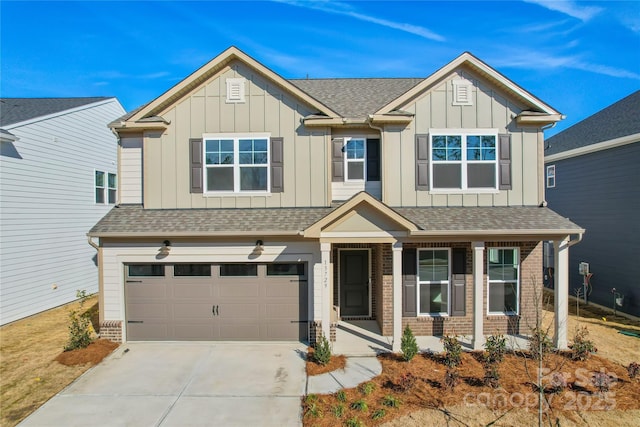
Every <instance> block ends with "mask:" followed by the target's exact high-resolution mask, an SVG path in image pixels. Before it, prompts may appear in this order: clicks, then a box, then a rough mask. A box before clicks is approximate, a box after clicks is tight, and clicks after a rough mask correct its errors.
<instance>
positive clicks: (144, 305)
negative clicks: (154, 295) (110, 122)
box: [127, 300, 169, 320]
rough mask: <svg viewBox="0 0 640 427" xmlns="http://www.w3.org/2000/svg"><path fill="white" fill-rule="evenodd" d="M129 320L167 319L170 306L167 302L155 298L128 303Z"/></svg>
mask: <svg viewBox="0 0 640 427" xmlns="http://www.w3.org/2000/svg"><path fill="white" fill-rule="evenodd" d="M127 310H128V314H129V320H140V319H137V317H140V318H143V319H166V318H167V317H168V315H169V307H168V305H167V304H166V303H157V302H155V301H154V300H149V301H144V300H141V301H139V302H137V303H135V304H127Z"/></svg>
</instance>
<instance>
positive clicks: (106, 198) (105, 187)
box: [93, 169, 118, 205]
mask: <svg viewBox="0 0 640 427" xmlns="http://www.w3.org/2000/svg"><path fill="white" fill-rule="evenodd" d="M96 172H101V173H103V174H104V185H103V186H102V187H99V186H97V185H96ZM109 174H111V175H115V176H116V186H115V187H113V188H112V187H109ZM98 188H100V189H101V190H102V199H103V200H104V201H103V202H102V203H100V202H98V201H96V190H97V189H98ZM109 190H116V197H115V200H114V201H113V203H111V202H109ZM117 203H118V174H117V173H116V172H111V171H108V170H101V169H94V170H93V204H94V205H115V204H117Z"/></svg>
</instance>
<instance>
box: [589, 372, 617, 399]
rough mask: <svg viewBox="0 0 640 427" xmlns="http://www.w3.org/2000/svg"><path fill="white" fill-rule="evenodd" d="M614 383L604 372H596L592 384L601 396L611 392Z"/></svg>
mask: <svg viewBox="0 0 640 427" xmlns="http://www.w3.org/2000/svg"><path fill="white" fill-rule="evenodd" d="M612 382H613V381H612V380H611V377H610V376H609V375H607V374H605V373H604V372H596V373H595V374H593V378H591V383H592V384H593V386H594V387H595V388H597V389H598V391H599V392H600V393H601V394H602V393H606V392H608V391H609V387H611V384H612Z"/></svg>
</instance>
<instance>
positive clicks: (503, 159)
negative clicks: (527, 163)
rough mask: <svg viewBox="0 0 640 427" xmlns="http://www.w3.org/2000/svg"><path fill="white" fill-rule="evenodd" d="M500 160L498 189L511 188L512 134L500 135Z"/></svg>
mask: <svg viewBox="0 0 640 427" xmlns="http://www.w3.org/2000/svg"><path fill="white" fill-rule="evenodd" d="M498 140H499V142H500V144H499V150H500V157H499V159H500V162H499V163H498V175H499V177H498V182H499V186H498V189H500V190H511V134H508V133H507V134H500V135H498Z"/></svg>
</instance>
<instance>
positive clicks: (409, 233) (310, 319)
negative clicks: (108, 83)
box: [90, 47, 584, 351]
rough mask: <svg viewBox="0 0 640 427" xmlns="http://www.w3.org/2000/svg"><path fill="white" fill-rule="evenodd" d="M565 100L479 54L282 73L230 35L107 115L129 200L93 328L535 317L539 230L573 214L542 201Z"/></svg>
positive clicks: (470, 326)
mask: <svg viewBox="0 0 640 427" xmlns="http://www.w3.org/2000/svg"><path fill="white" fill-rule="evenodd" d="M560 119H561V115H560V114H559V113H558V112H557V111H556V110H554V109H553V108H551V107H550V106H549V105H547V104H545V103H544V102H542V101H540V100H539V99H537V98H536V97H534V96H533V95H531V94H530V93H528V92H527V91H525V90H524V89H522V88H520V87H518V86H517V85H516V84H515V83H513V82H511V81H510V80H509V79H507V78H506V77H504V76H503V75H502V74H500V73H498V72H497V71H495V70H494V69H492V68H491V67H489V66H488V65H486V64H485V63H483V62H482V61H480V60H479V59H477V58H476V57H474V56H473V55H471V54H469V53H464V54H462V55H461V56H459V57H458V58H456V59H455V60H453V61H452V62H451V63H449V64H447V65H445V66H444V67H443V68H441V69H440V70H438V71H436V72H435V73H434V74H432V75H431V76H429V77H427V78H426V79H317V80H315V79H305V80H287V79H285V78H283V77H281V76H279V75H278V74H276V73H274V72H273V71H271V70H270V69H268V68H267V67H265V66H264V65H262V64H260V63H259V62H257V61H256V60H254V59H253V58H251V57H249V56H248V55H246V54H245V53H243V52H242V51H240V50H238V49H237V48H235V47H231V48H229V49H228V50H226V51H225V52H223V53H221V54H220V55H219V56H217V57H216V58H214V59H213V60H211V61H210V62H209V63H207V64H206V65H204V66H203V67H201V68H200V69H198V70H197V71H195V72H194V73H193V74H191V75H190V76H188V77H187V78H186V79H184V80H183V81H181V82H180V83H178V84H177V85H175V86H174V87H172V88H171V89H169V90H168V91H167V92H165V93H164V94H162V95H161V96H159V97H158V98H156V99H154V100H153V101H151V102H150V103H148V104H147V105H145V106H143V107H141V108H140V109H138V110H136V111H134V112H132V113H130V114H128V115H126V116H125V117H123V118H121V119H120V120H118V121H115V122H114V123H112V124H111V127H112V129H113V130H114V131H115V132H117V134H118V135H119V138H120V148H119V159H120V171H119V174H120V182H119V184H120V195H121V199H120V204H119V206H117V207H116V208H114V209H113V210H112V211H111V212H110V213H109V214H108V215H106V216H105V218H104V219H102V220H101V221H100V222H99V223H98V224H97V225H96V226H95V227H94V228H93V229H92V230H91V232H90V236H91V237H92V238H93V240H94V242H95V243H96V244H97V245H98V246H99V252H98V253H99V259H100V265H101V288H100V289H101V290H100V305H101V307H102V309H101V311H100V314H101V324H102V327H101V330H102V332H103V335H104V336H108V337H111V338H113V339H122V340H302V341H306V340H309V341H310V342H314V341H315V340H316V338H317V337H319V336H320V334H323V335H324V336H327V337H331V339H335V335H334V331H335V326H336V322H338V321H348V320H363V319H364V320H369V321H371V320H375V321H376V322H377V324H378V325H379V327H380V331H381V334H382V335H383V336H386V337H391V338H392V343H393V344H392V346H391V347H392V349H393V350H394V351H397V350H399V348H400V336H401V334H402V329H403V327H404V326H405V325H407V324H408V325H410V326H411V327H412V329H413V331H414V332H415V333H416V334H417V335H441V334H443V333H454V332H455V333H456V334H464V335H470V336H472V337H473V346H474V347H475V348H481V345H482V343H483V341H484V335H485V334H491V333H494V332H503V333H528V332H529V331H530V329H529V328H530V326H532V325H533V318H534V314H535V312H536V304H535V300H536V298H534V296H535V294H536V292H541V291H540V289H541V286H542V279H541V277H540V271H541V268H542V243H541V242H542V241H545V240H551V241H554V242H555V243H556V249H557V250H556V252H557V255H558V256H557V257H556V259H557V263H558V266H557V268H556V271H557V274H556V278H557V285H556V291H557V296H558V298H556V302H555V303H556V316H557V318H558V319H559V321H557V322H556V331H555V333H556V337H555V339H556V344H557V346H558V347H561V348H564V347H566V345H567V342H566V322H565V320H566V316H567V298H566V295H567V292H566V289H567V272H566V270H567V254H568V248H569V246H571V245H572V244H573V243H574V242H576V241H578V240H579V239H580V237H581V235H582V234H583V232H584V230H583V229H582V228H580V227H579V226H577V225H576V224H574V223H572V222H570V221H569V220H567V219H565V218H563V217H561V216H559V215H557V214H556V213H554V212H553V211H551V210H549V209H548V208H546V207H543V205H544V155H543V139H544V138H543V133H542V128H543V127H544V126H547V125H549V124H552V123H555V122H556V121H558V120H560Z"/></svg>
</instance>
